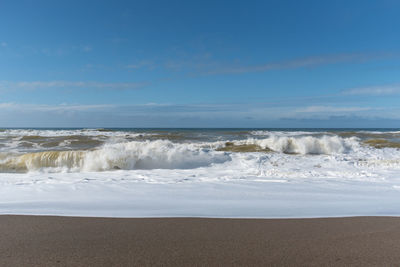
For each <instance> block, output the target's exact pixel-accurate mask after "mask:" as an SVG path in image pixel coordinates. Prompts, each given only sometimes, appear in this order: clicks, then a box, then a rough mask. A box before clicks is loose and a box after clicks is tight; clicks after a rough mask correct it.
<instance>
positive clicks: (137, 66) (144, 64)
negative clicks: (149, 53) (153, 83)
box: [125, 60, 155, 69]
mask: <svg viewBox="0 0 400 267" xmlns="http://www.w3.org/2000/svg"><path fill="white" fill-rule="evenodd" d="M125 67H126V68H127V69H141V68H148V69H153V68H154V67H155V63H154V62H153V61H152V60H141V61H139V62H137V63H133V64H128V65H126V66H125Z"/></svg>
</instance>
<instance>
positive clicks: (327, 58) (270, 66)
mask: <svg viewBox="0 0 400 267" xmlns="http://www.w3.org/2000/svg"><path fill="white" fill-rule="evenodd" d="M390 57H393V55H390V54H336V55H322V56H314V57H305V58H298V59H293V60H288V61H280V62H279V61H278V62H271V63H266V64H262V65H252V66H239V65H233V66H228V67H226V66H225V67H224V66H222V67H220V68H218V69H214V70H210V71H208V72H207V73H206V74H225V73H226V74H230V73H247V72H263V71H271V70H281V69H297V68H305V67H313V66H320V65H329V64H336V63H362V62H366V61H370V60H377V59H384V58H390Z"/></svg>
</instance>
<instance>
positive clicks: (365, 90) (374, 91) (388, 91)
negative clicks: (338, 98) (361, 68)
mask: <svg viewBox="0 0 400 267" xmlns="http://www.w3.org/2000/svg"><path fill="white" fill-rule="evenodd" d="M342 93H343V94H344V95H372V96H379V95H397V94H400V85H399V84H395V85H380V86H370V87H360V88H352V89H349V90H346V91H343V92H342Z"/></svg>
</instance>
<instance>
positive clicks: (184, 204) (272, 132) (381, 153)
mask: <svg viewBox="0 0 400 267" xmlns="http://www.w3.org/2000/svg"><path fill="white" fill-rule="evenodd" d="M399 148H400V130H399V129H2V130H0V213H2V214H47V215H77V216H114V217H157V216H161V217H164V216H196V217H197V216H201V217H256V218H276V217H281V218H286V217H327V216H328V217H329V216H353V215H396V216H397V215H400V150H399Z"/></svg>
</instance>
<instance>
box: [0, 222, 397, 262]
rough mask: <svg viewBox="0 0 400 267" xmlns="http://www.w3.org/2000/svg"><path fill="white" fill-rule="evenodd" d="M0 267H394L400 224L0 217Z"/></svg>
mask: <svg viewBox="0 0 400 267" xmlns="http://www.w3.org/2000/svg"><path fill="white" fill-rule="evenodd" d="M0 232H1V239H0V254H1V255H2V256H1V257H0V265H1V266H223V265H224V266H256V265H257V266H261V265H263V266H348V265H351V266H377V265H379V266H391V265H392V266H393V265H396V264H397V263H398V262H399V261H400V254H399V253H398V251H399V248H400V242H399V240H400V219H399V218H396V217H348V218H319V219H208V218H140V219H133V218H125V219H121V218H119V219H117V218H87V217H47V216H9V215H2V216H0Z"/></svg>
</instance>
